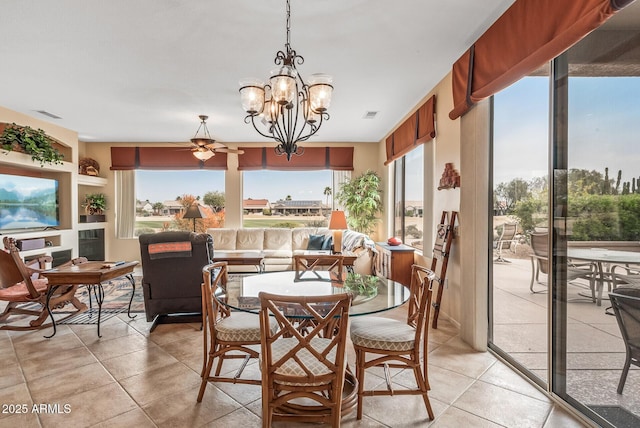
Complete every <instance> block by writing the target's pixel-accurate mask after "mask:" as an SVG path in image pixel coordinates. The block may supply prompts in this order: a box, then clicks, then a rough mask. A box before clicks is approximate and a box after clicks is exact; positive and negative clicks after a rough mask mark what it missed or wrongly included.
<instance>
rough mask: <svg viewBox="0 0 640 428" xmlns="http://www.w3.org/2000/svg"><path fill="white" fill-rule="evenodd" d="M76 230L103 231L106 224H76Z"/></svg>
mask: <svg viewBox="0 0 640 428" xmlns="http://www.w3.org/2000/svg"><path fill="white" fill-rule="evenodd" d="M77 226H78V230H92V229H104V228H106V227H107V223H106V222H104V223H103V222H97V223H78V225H77Z"/></svg>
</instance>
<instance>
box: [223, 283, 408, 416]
mask: <svg viewBox="0 0 640 428" xmlns="http://www.w3.org/2000/svg"><path fill="white" fill-rule="evenodd" d="M343 279H344V280H343V281H342V282H339V281H332V274H331V273H330V272H328V271H313V272H307V273H306V276H305V277H302V278H299V279H296V272H295V271H283V272H268V273H263V274H259V275H250V276H241V275H230V276H229V279H228V281H227V285H226V290H225V289H222V288H218V289H217V290H215V292H214V298H215V299H216V300H217V301H218V302H220V303H221V304H223V305H224V306H226V307H228V308H230V309H235V310H239V311H245V312H250V313H254V314H256V316H257V314H258V313H259V312H260V300H259V298H258V293H260V292H261V291H265V292H268V293H273V294H280V295H288V296H322V295H328V294H340V293H345V292H351V293H352V296H353V297H352V301H351V309H350V310H349V316H350V317H354V316H361V315H371V314H375V313H379V312H384V311H388V310H390V309H394V308H397V307H398V306H401V305H402V304H403V303H405V302H406V301H407V300H409V288H408V287H405V286H404V285H402V284H401V283H399V282H396V281H392V280H390V279H386V278H381V277H378V276H374V275H360V274H357V273H347V274H346V275H345V276H344V278H343ZM287 317H289V315H287ZM297 317H299V318H304V316H302V317H300V316H297V315H293V316H291V318H297ZM357 385H358V381H357V379H356V377H355V375H354V374H353V373H352V372H351V370H350V369H349V367H348V366H347V369H346V373H345V385H344V389H343V393H342V413H343V414H346V413H348V412H350V411H352V410H353V409H354V408H355V407H356V404H357Z"/></svg>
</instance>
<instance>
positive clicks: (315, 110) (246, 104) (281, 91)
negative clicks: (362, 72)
mask: <svg viewBox="0 0 640 428" xmlns="http://www.w3.org/2000/svg"><path fill="white" fill-rule="evenodd" d="M290 31H291V7H290V4H289V0H287V42H286V43H285V45H284V47H285V50H284V51H278V53H277V54H276V58H275V60H274V62H275V64H276V65H277V66H278V67H276V68H275V69H273V70H272V71H271V77H270V79H269V83H268V84H264V83H263V82H262V81H261V80H259V79H245V80H242V81H240V99H241V101H242V108H243V109H244V111H245V112H246V113H247V116H245V118H244V121H245V123H247V124H248V123H251V124H252V125H253V128H254V129H255V130H256V131H257V132H258V133H259V134H260V135H262V136H263V137H267V138H272V139H273V140H275V141H277V142H278V145H277V146H276V149H275V151H276V154H277V155H279V156H281V155H286V156H287V160H291V156H292V155H297V156H300V155H302V154H303V153H304V148H303V147H300V146H298V143H299V142H301V141H306V140H308V139H309V137H311V136H312V135H314V134H315V133H316V132H318V130H319V129H320V127H321V126H322V122H323V121H324V120H329V113H328V112H327V109H328V108H329V104H330V103H331V92H332V91H333V86H332V85H331V83H332V81H333V79H332V78H331V76H329V75H326V74H313V75H311V76H310V78H309V83H308V84H307V83H305V82H304V80H303V79H302V76H300V74H299V73H298V70H297V69H296V64H297V65H301V64H303V63H304V58H303V57H302V56H300V55H298V54H297V53H296V51H295V50H294V49H291V43H290V40H289V39H290ZM256 122H258V123H256ZM261 128H262V129H261Z"/></svg>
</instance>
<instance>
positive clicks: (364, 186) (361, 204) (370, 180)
mask: <svg viewBox="0 0 640 428" xmlns="http://www.w3.org/2000/svg"><path fill="white" fill-rule="evenodd" d="M337 198H338V201H339V202H340V203H341V204H342V205H343V206H344V207H345V208H346V210H347V212H348V217H347V220H348V222H349V226H350V227H351V228H352V229H353V230H355V231H358V232H361V233H365V234H370V233H371V232H373V230H374V228H375V224H376V222H377V221H378V219H377V215H378V214H379V213H381V212H382V209H383V207H382V195H381V191H380V176H379V175H378V174H377V173H376V172H374V171H371V170H368V171H366V172H364V173H363V174H362V175H360V176H359V177H356V178H354V179H352V180H348V181H346V182H344V183H342V185H341V186H340V192H338V194H337Z"/></svg>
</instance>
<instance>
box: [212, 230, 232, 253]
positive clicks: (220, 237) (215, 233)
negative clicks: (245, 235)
mask: <svg viewBox="0 0 640 428" xmlns="http://www.w3.org/2000/svg"><path fill="white" fill-rule="evenodd" d="M207 233H208V234H209V235H211V236H212V237H213V250H214V251H216V250H220V251H228V250H235V249H236V229H217V228H210V229H207Z"/></svg>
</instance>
